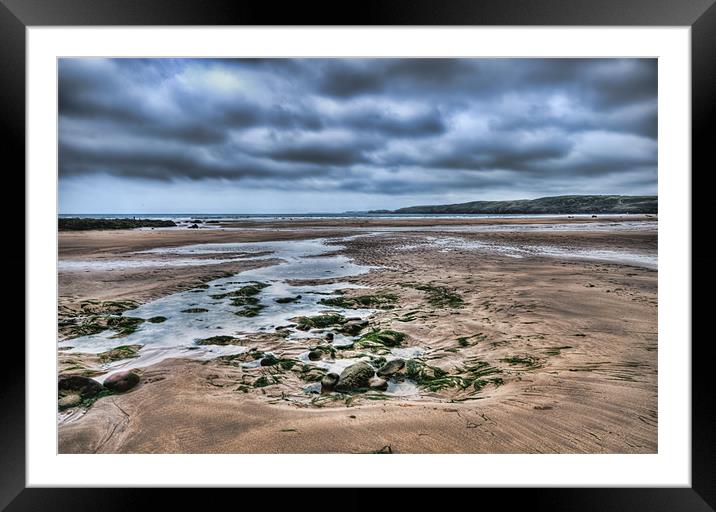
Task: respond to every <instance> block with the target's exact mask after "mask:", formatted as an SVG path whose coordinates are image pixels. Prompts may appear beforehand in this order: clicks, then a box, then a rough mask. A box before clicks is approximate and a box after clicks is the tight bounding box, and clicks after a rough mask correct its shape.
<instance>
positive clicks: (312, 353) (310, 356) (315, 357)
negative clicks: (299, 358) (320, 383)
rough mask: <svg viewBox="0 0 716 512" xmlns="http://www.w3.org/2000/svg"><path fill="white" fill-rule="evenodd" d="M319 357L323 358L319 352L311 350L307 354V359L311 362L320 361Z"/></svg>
mask: <svg viewBox="0 0 716 512" xmlns="http://www.w3.org/2000/svg"><path fill="white" fill-rule="evenodd" d="M321 357H323V352H321V351H320V350H311V351H310V352H309V353H308V359H309V360H311V361H320V360H321Z"/></svg>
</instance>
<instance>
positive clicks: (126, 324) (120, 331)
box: [107, 316, 144, 338]
mask: <svg viewBox="0 0 716 512" xmlns="http://www.w3.org/2000/svg"><path fill="white" fill-rule="evenodd" d="M142 323H144V318H137V317H133V316H111V317H109V318H107V327H109V328H110V329H112V330H114V331H117V334H115V335H114V336H112V337H113V338H121V337H123V336H128V335H130V334H132V333H133V332H135V331H136V330H137V329H138V328H139V325H140V324H142Z"/></svg>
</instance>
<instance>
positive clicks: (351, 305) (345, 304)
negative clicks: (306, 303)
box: [319, 292, 398, 309]
mask: <svg viewBox="0 0 716 512" xmlns="http://www.w3.org/2000/svg"><path fill="white" fill-rule="evenodd" d="M397 300H398V296H397V295H395V294H394V293H388V292H380V293H375V294H373V295H357V296H354V297H331V298H327V299H321V300H320V301H319V303H320V304H323V305H324V306H333V307H339V308H346V309H362V308H377V309H392V308H393V307H394V304H395V303H396V302H397Z"/></svg>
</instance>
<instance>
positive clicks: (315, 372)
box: [301, 368, 326, 382]
mask: <svg viewBox="0 0 716 512" xmlns="http://www.w3.org/2000/svg"><path fill="white" fill-rule="evenodd" d="M324 375H326V370H324V369H322V368H311V369H310V370H308V371H306V372H303V373H301V379H303V380H305V381H306V382H318V381H319V380H322V379H323V376H324Z"/></svg>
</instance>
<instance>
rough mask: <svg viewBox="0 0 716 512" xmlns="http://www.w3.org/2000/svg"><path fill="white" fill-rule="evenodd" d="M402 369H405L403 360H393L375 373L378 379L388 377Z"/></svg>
mask: <svg viewBox="0 0 716 512" xmlns="http://www.w3.org/2000/svg"><path fill="white" fill-rule="evenodd" d="M403 368H405V361H404V360H402V359H393V360H392V361H388V362H387V363H386V364H385V365H383V366H382V367H381V368H380V369H378V371H377V372H376V373H377V374H378V377H390V376H392V375H394V374H396V373H398V372H399V371H400V370H402V369H403Z"/></svg>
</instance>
